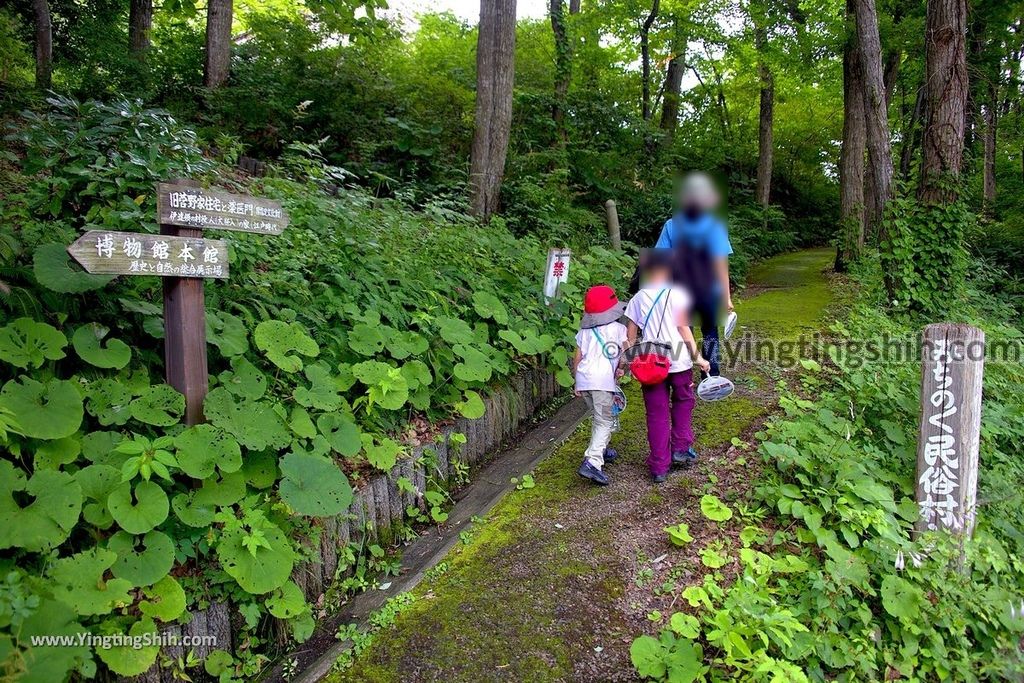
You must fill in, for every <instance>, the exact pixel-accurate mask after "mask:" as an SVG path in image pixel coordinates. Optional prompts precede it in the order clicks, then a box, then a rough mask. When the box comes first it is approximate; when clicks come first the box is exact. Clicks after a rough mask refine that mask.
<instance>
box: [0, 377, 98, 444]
mask: <svg viewBox="0 0 1024 683" xmlns="http://www.w3.org/2000/svg"><path fill="white" fill-rule="evenodd" d="M0 408H6V409H7V410H9V411H11V417H13V418H14V421H15V422H16V423H17V425H18V428H19V429H20V430H21V432H22V433H23V434H24V435H25V436H29V437H32V438H34V439H63V438H64V437H66V436H71V435H72V434H74V433H75V432H77V431H78V427H79V426H80V425H81V424H82V417H83V415H84V413H85V411H84V409H83V408H82V396H81V394H79V393H78V389H77V388H76V387H75V385H74V384H73V383H72V382H69V381H66V380H60V379H51V380H49V381H47V382H46V384H43V383H42V382H37V381H36V380H34V379H31V378H29V377H20V378H18V379H17V380H13V379H12V380H11V381H10V382H8V383H7V384H5V385H4V388H3V389H2V390H0Z"/></svg>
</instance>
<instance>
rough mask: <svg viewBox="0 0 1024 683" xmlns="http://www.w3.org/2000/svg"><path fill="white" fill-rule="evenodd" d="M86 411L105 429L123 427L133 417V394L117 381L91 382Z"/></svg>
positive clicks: (86, 394) (87, 390) (87, 388)
mask: <svg viewBox="0 0 1024 683" xmlns="http://www.w3.org/2000/svg"><path fill="white" fill-rule="evenodd" d="M85 392H86V393H85V396H86V398H85V409H86V410H87V411H88V412H89V414H90V415H92V416H93V417H95V418H96V419H97V420H98V421H99V423H100V424H101V425H103V426H104V427H107V426H110V425H123V424H124V423H125V422H127V421H128V419H129V418H130V417H131V416H132V392H131V390H130V389H129V388H128V387H127V386H125V384H124V383H123V382H120V381H118V380H116V379H108V378H104V379H98V380H96V381H94V382H89V385H88V386H87V387H86V390H85Z"/></svg>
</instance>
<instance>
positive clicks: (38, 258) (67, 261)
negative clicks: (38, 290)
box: [32, 244, 115, 294]
mask: <svg viewBox="0 0 1024 683" xmlns="http://www.w3.org/2000/svg"><path fill="white" fill-rule="evenodd" d="M32 272H33V273H34V274H35V276H36V280H37V281H38V282H39V284H41V285H42V286H43V287H46V288H47V289H52V290H53V291H55V292H61V293H64V294H79V293H81V292H88V291H89V290H91V289H99V288H100V287H103V286H105V285H107V284H108V283H109V282H110V281H111V280H113V279H114V277H115V276H113V275H92V274H90V273H87V272H85V271H84V270H82V269H81V267H80V266H79V265H78V264H77V263H75V262H74V261H73V260H72V258H71V256H70V255H69V254H68V250H67V247H66V246H64V245H63V244H43V245H40V246H39V247H37V248H36V250H35V253H34V254H33V255H32Z"/></svg>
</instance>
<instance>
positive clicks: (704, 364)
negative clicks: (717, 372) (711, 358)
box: [697, 358, 711, 372]
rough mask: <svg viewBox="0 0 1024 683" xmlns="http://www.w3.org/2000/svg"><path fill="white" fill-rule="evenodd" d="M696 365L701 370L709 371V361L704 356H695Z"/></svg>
mask: <svg viewBox="0 0 1024 683" xmlns="http://www.w3.org/2000/svg"><path fill="white" fill-rule="evenodd" d="M697 367H698V368H700V369H701V371H702V372H711V363H709V362H708V361H707V360H705V359H704V358H697Z"/></svg>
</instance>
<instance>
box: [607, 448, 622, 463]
mask: <svg viewBox="0 0 1024 683" xmlns="http://www.w3.org/2000/svg"><path fill="white" fill-rule="evenodd" d="M618 459H619V452H618V451H617V450H615V449H614V448H606V449H604V461H605V462H615V461H616V460H618Z"/></svg>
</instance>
